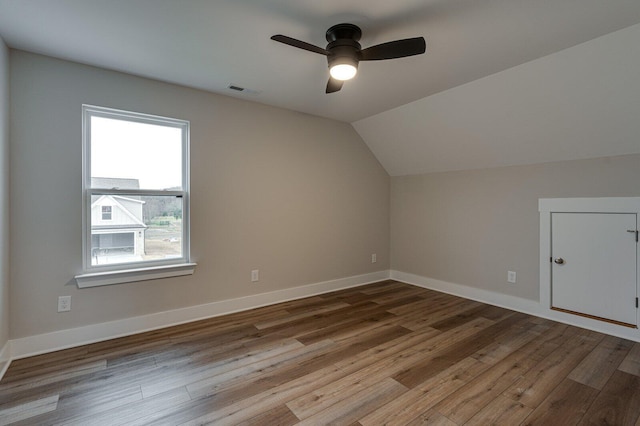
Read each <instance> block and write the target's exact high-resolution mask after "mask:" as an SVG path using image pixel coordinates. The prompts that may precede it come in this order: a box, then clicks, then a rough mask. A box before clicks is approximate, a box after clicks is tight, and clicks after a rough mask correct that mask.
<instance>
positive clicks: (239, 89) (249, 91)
mask: <svg viewBox="0 0 640 426" xmlns="http://www.w3.org/2000/svg"><path fill="white" fill-rule="evenodd" d="M227 88H228V89H229V90H233V91H234V92H241V93H246V94H247V95H259V94H260V91H259V90H254V89H247V88H246V87H241V86H237V85H235V84H230V85H229V86H227Z"/></svg>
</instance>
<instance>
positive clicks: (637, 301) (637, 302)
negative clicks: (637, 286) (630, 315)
mask: <svg viewBox="0 0 640 426" xmlns="http://www.w3.org/2000/svg"><path fill="white" fill-rule="evenodd" d="M637 307H638V298H637V297H636V308H637Z"/></svg>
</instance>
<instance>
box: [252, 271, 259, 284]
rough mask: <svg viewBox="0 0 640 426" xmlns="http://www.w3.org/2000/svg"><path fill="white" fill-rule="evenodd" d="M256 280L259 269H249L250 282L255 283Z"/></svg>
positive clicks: (257, 279)
mask: <svg viewBox="0 0 640 426" xmlns="http://www.w3.org/2000/svg"><path fill="white" fill-rule="evenodd" d="M256 281H260V270H258V269H254V270H253V271H251V282H252V283H255V282H256Z"/></svg>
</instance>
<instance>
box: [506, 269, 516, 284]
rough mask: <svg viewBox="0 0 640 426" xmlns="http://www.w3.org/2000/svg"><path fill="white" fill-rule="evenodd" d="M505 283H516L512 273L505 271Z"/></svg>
mask: <svg viewBox="0 0 640 426" xmlns="http://www.w3.org/2000/svg"><path fill="white" fill-rule="evenodd" d="M507 282H509V283H511V284H515V283H516V273H515V272H514V271H507Z"/></svg>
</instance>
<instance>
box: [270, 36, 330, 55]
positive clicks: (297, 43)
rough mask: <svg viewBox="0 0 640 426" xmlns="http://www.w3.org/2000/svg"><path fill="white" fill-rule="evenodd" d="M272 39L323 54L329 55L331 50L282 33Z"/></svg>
mask: <svg viewBox="0 0 640 426" xmlns="http://www.w3.org/2000/svg"><path fill="white" fill-rule="evenodd" d="M271 40H275V41H279V42H280V43H284V44H288V45H289V46H293V47H297V48H298V49H303V50H308V51H309V52H314V53H319V54H321V55H326V56H328V55H329V51H328V50H326V49H323V48H321V47H318V46H314V45H313V44H309V43H307V42H304V41H300V40H296V39H295V38H291V37H287V36H285V35H282V34H276V35H274V36H272V37H271Z"/></svg>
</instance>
